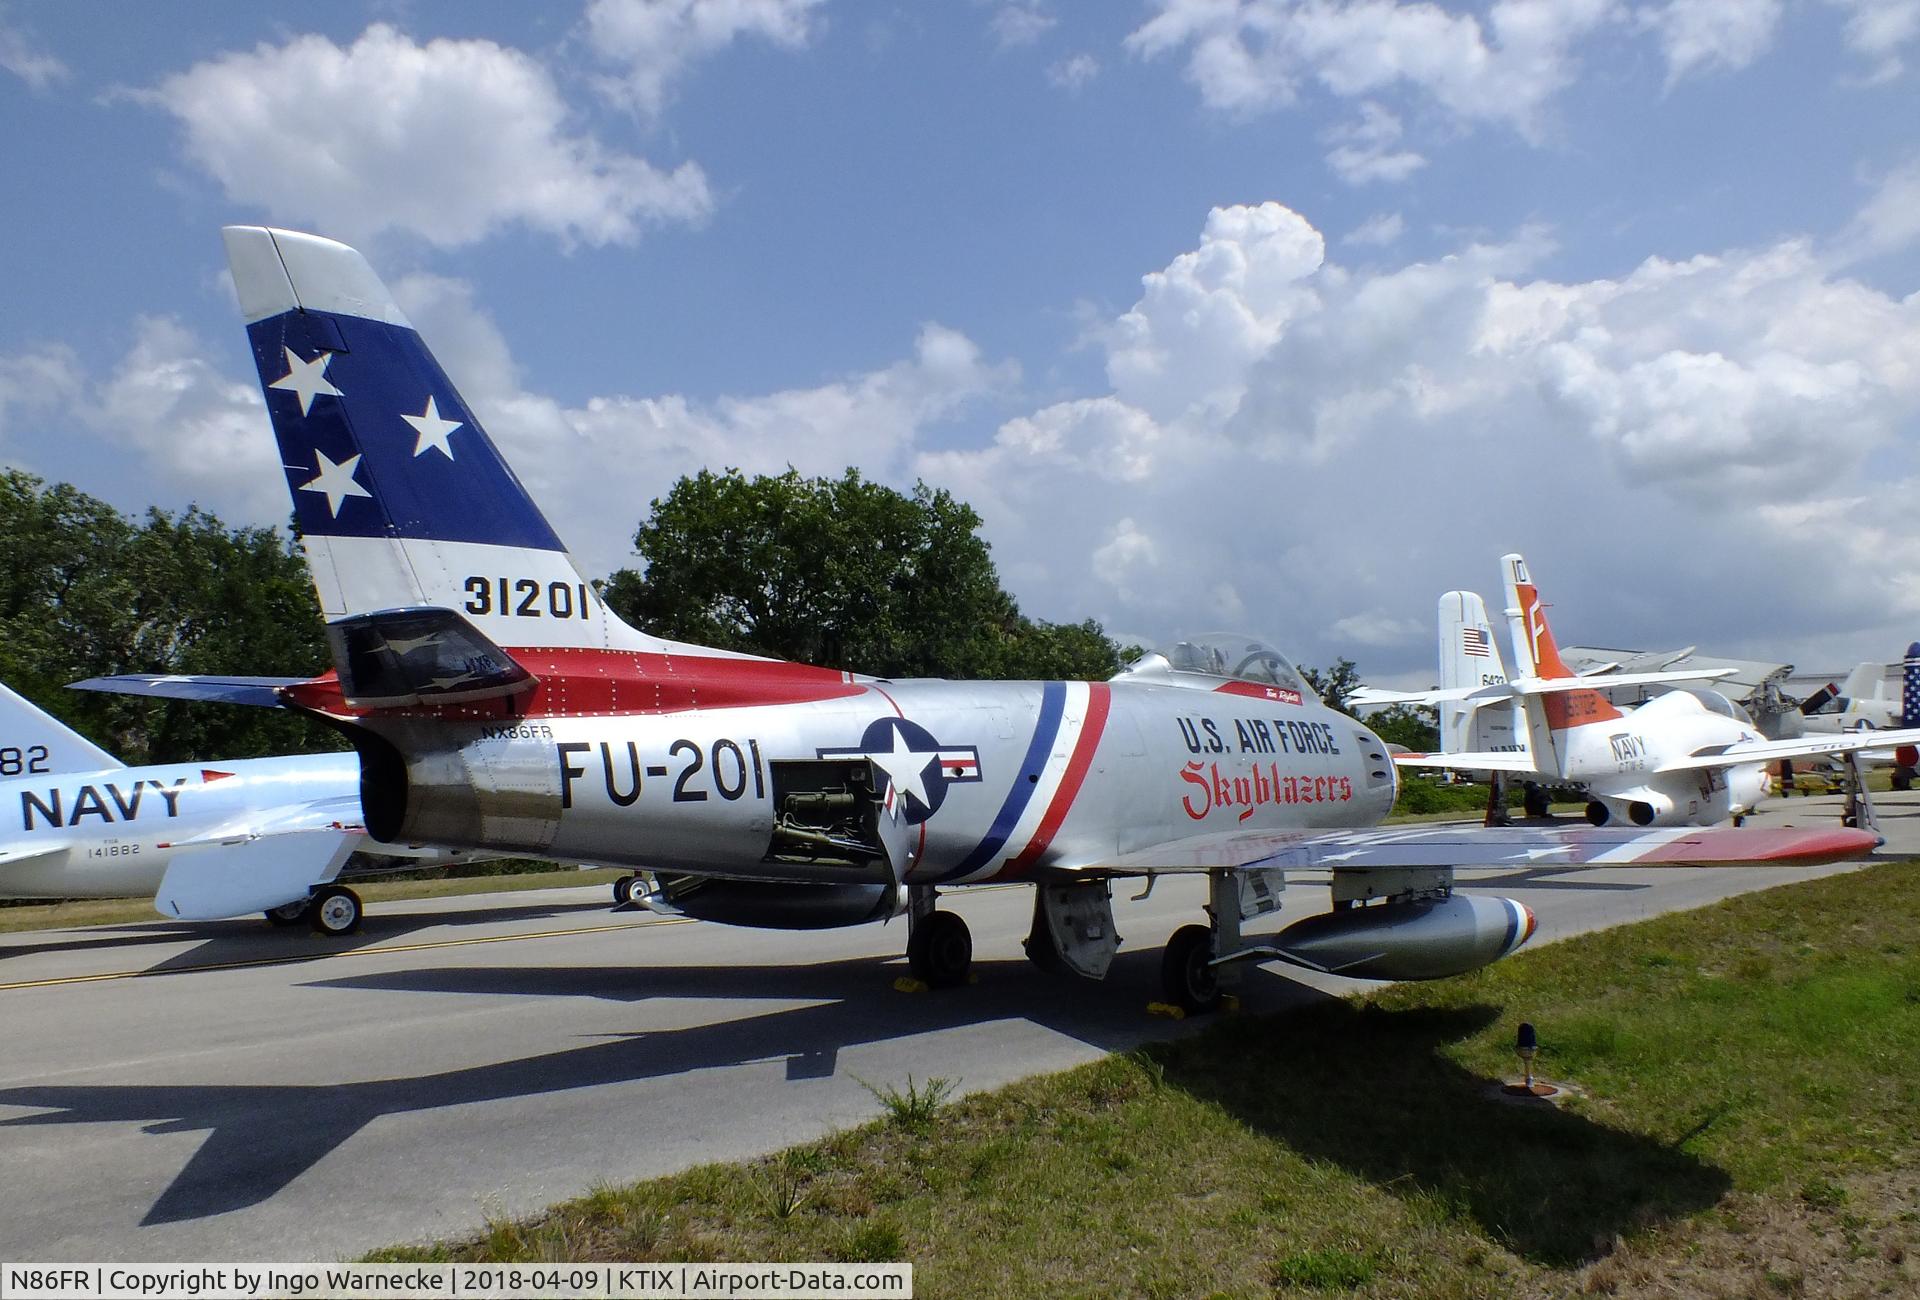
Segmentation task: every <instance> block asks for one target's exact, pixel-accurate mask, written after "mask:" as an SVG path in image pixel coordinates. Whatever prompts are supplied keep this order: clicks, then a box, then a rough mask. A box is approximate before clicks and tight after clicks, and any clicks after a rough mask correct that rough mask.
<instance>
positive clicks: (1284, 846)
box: [112, 226, 1877, 1010]
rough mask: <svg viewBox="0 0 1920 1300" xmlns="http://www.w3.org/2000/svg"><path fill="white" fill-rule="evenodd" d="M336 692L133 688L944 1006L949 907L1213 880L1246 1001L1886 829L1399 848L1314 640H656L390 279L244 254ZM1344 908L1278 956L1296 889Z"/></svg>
mask: <svg viewBox="0 0 1920 1300" xmlns="http://www.w3.org/2000/svg"><path fill="white" fill-rule="evenodd" d="M225 239H226V245H227V252H228V257H229V261H230V264H231V266H232V270H233V280H234V286H235V288H236V290H237V292H238V296H239V302H240V307H241V311H242V314H243V315H244V316H245V318H246V321H247V337H248V340H249V343H250V344H251V348H252V353H253V358H254V361H255V364H256V366H257V368H258V371H259V375H260V381H261V384H262V388H263V391H264V392H265V395H266V401H267V408H268V412H269V415H270V418H271V420H272V424H273V430H274V434H275V436H276V437H277V439H278V440H279V446H280V452H281V462H282V464H283V465H284V466H285V467H286V474H287V485H288V488H289V491H290V493H291V496H292V499H293V504H294V508H295V512H296V515H297V517H298V522H299V527H300V533H301V537H302V541H303V544H304V545H305V547H306V552H307V557H308V559H309V561H310V564H311V567H312V571H313V577H314V581H315V583H316V585H317V587H318V590H319V595H320V603H321V607H322V609H323V611H324V613H325V614H326V616H327V618H328V619H329V620H330V622H329V629H328V636H329V642H330V645H331V648H332V653H333V660H334V670H333V671H331V672H327V673H324V674H322V675H320V676H318V677H314V678H311V679H307V680H291V679H288V680H281V681H275V682H261V681H240V680H228V681H220V680H210V681H201V682H186V683H183V682H180V681H177V680H176V681H172V682H163V681H156V680H144V681H143V680H133V681H127V680H120V681H116V682H114V683H112V684H113V685H114V686H116V687H117V688H119V689H123V690H131V691H136V692H142V693H152V694H169V695H188V696H198V697H200V698H217V699H226V700H231V701H236V702H251V703H259V704H275V705H280V706H284V707H290V708H294V709H299V710H302V711H305V712H307V713H310V714H312V715H315V716H317V717H320V718H323V719H325V720H327V721H328V722H330V723H332V724H333V725H334V726H336V727H338V728H339V729H340V730H341V731H343V732H344V733H345V734H346V735H347V736H348V737H349V738H350V739H351V740H352V742H353V744H354V746H355V748H356V750H357V752H358V762H359V769H360V794H361V804H362V807H363V809H364V811H365V815H366V822H367V829H368V830H369V832H370V833H371V834H372V835H373V836H374V838H376V839H379V840H382V841H395V840H420V841H424V842H429V843H436V844H444V845H450V846H457V847H464V848H469V849H474V850H478V851H484V852H494V853H523V854H531V855H536V856H549V857H553V856H559V857H565V858H567V859H569V860H574V861H580V862H588V863H599V864H605V865H613V866H620V867H624V868H626V869H628V870H630V871H634V872H636V873H637V874H636V875H635V876H634V877H633V878H632V879H631V882H630V883H629V885H628V888H629V889H630V890H631V891H632V892H633V897H634V898H635V900H636V901H637V902H639V903H641V904H644V905H645V906H648V907H652V908H655V909H657V910H661V911H671V912H676V913H680V914H684V915H687V916H691V917H696V918H704V919H709V920H714V921H719V922H729V923H735V924H745V925H760V926H773V927H824V926H835V925H851V924H858V923H863V922H871V921H883V920H887V919H889V918H892V917H896V916H899V915H901V914H903V913H904V914H905V916H906V917H907V925H908V934H907V942H906V948H907V956H908V959H909V964H910V967H911V969H912V971H913V972H914V974H915V975H916V976H917V977H918V978H920V979H921V980H923V981H925V982H926V983H927V984H929V985H932V986H936V987H939V986H951V985H958V984H962V983H964V982H965V981H966V979H967V977H968V973H969V966H970V964H971V961H972V939H971V936H970V935H969V933H968V930H967V926H966V924H965V923H964V922H963V921H962V920H961V919H960V917H959V916H957V915H955V914H954V913H952V912H950V911H943V910H941V909H940V908H939V906H938V902H939V898H940V896H941V894H942V892H943V891H946V890H951V889H957V888H961V887H964V886H968V885H975V884H982V883H987V882H1005V881H1018V882H1022V883H1026V884H1031V885H1033V886H1034V887H1035V889H1034V896H1035V907H1034V919H1033V926H1032V931H1031V933H1030V934H1029V936H1028V939H1027V952H1028V954H1029V956H1030V957H1032V958H1033V960H1034V961H1035V962H1036V963H1038V964H1040V965H1042V966H1045V967H1049V968H1060V967H1064V968H1066V969H1069V970H1071V971H1074V972H1076V973H1078V974H1081V975H1084V976H1089V977H1093V978H1099V977H1101V976H1103V975H1104V974H1105V972H1106V970H1107V967H1108V964H1109V962H1110V960H1111V959H1112V957H1113V954H1114V952H1115V949H1116V947H1117V945H1118V943H1119V938H1118V935H1117V934H1116V931H1115V928H1114V921H1113V914H1112V904H1111V892H1110V890H1111V884H1112V882H1113V881H1114V880H1116V879H1119V878H1126V877H1135V878H1144V879H1145V880H1146V882H1147V884H1148V887H1149V888H1150V887H1151V884H1152V882H1153V880H1154V878H1155V877H1157V876H1159V875H1161V874H1164V873H1170V872H1193V873H1203V874H1205V875H1206V876H1207V878H1208V879H1209V881H1210V882H1211V893H1210V898H1211V903H1210V906H1209V907H1208V909H1207V912H1208V920H1207V923H1206V924H1195V925H1189V926H1187V927H1184V928H1183V929H1181V930H1180V931H1178V932H1177V933H1176V934H1175V935H1174V936H1173V938H1172V939H1171V940H1170V941H1169V943H1168V945H1167V948H1166V950H1165V954H1164V958H1163V976H1164V981H1165V984H1166V991H1167V995H1168V997H1169V998H1170V999H1171V1000H1173V1001H1175V1002H1177V1003H1179V1004H1181V1005H1182V1006H1184V1007H1186V1008H1188V1009H1191V1010H1203V1009H1206V1008H1208V1007H1211V1006H1213V1005H1215V1003H1216V1002H1217V1000H1218V998H1219V996H1220V989H1221V985H1222V983H1223V981H1230V980H1231V978H1232V975H1233V973H1234V972H1235V971H1237V969H1238V967H1237V966H1235V965H1234V964H1235V963H1238V962H1241V961H1243V960H1249V959H1251V960H1279V961H1285V962H1290V963H1293V964H1296V965H1299V966H1304V967H1309V968H1312V969H1314V970H1321V971H1334V972H1338V973H1341V974H1345V975H1351V976H1359V977H1365V978H1381V979H1420V978H1438V977H1442V976H1447V975H1453V974H1458V973H1461V972H1465V971H1469V970H1473V969H1475V968H1477V967H1480V966H1483V965H1486V964H1487V963H1489V962H1492V961H1494V960H1497V959H1498V958H1500V957H1502V956H1505V955H1506V954H1508V953H1510V952H1512V951H1513V950H1514V949H1516V948H1517V947H1519V946H1520V945H1521V944H1522V943H1524V942H1525V941H1526V939H1527V938H1528V937H1529V936H1530V935H1531V933H1532V932H1533V925H1534V921H1533V916H1532V913H1531V912H1529V911H1528V910H1527V909H1526V908H1525V907H1524V906H1523V905H1521V904H1520V903H1517V902H1514V901H1512V900H1507V899H1500V898H1487V897H1478V896H1472V895H1468V894H1464V893H1456V892H1455V891H1454V888H1453V885H1454V868H1455V867H1456V866H1459V865H1463V864H1507V863H1522V864H1539V863H1541V862H1549V863H1553V864H1555V865H1561V864H1569V865H1571V864H1581V863H1606V864H1610V865H1628V864H1650V863H1688V864H1713V863H1723V862H1736V861H1737V862H1746V861H1772V862H1821V861H1831V860H1839V859H1846V858H1852V857H1857V856H1860V855H1862V854H1864V853H1866V852H1867V851H1869V850H1871V849H1872V848H1873V847H1874V845H1875V844H1876V842H1877V840H1876V838H1875V837H1874V836H1872V835H1869V834H1865V833H1863V832H1860V831H1857V830H1844V829H1840V828H1833V829H1826V830H1819V831H1804V830H1802V831H1795V830H1779V831H1744V832H1743V831H1735V830H1731V829H1717V830H1706V831H1701V830H1655V831H1646V830H1641V829H1639V828H1634V827H1608V828H1601V829H1591V828H1586V827H1580V828H1565V829H1551V830H1537V829H1530V828H1518V829H1500V828H1482V827H1464V828H1462V827H1434V826H1411V827H1393V828H1378V826H1377V824H1378V823H1379V822H1380V821H1381V820H1382V818H1384V817H1385V815H1386V814H1387V812H1388V810H1389V809H1390V808H1391V807H1392V806H1393V801H1394V795H1395V789H1396V780H1397V778H1396V776H1395V770H1394V764H1393V762H1392V761H1391V760H1390V758H1389V757H1388V751H1387V747H1386V746H1385V745H1384V744H1382V743H1381V741H1380V739H1379V737H1377V736H1376V735H1374V734H1373V732H1371V731H1370V730H1368V728H1367V727H1366V726H1365V725H1363V724H1362V723H1359V722H1356V721H1355V720H1354V719H1352V718H1350V717H1347V716H1345V715H1343V714H1340V713H1336V712H1334V711H1333V710H1331V709H1328V708H1326V707H1324V706H1323V705H1322V704H1321V702H1320V701H1319V700H1318V699H1317V698H1316V697H1315V695H1314V693H1313V691H1312V690H1311V689H1310V688H1309V687H1308V686H1307V684H1306V683H1305V682H1304V681H1303V680H1302V678H1301V676H1300V674H1299V673H1298V672H1297V671H1296V670H1295V668H1294V666H1293V664H1292V663H1290V662H1289V661H1288V660H1287V658H1286V657H1285V656H1284V655H1282V654H1281V653H1280V652H1279V651H1278V650H1276V649H1275V648H1273V647H1272V646H1270V645H1268V644H1266V643H1265V642H1263V641H1260V640H1258V639H1255V638H1252V637H1247V636H1232V635H1209V636H1196V637H1189V638H1187V639H1184V640H1180V641H1177V642H1175V643H1173V644H1171V645H1168V646H1166V647H1165V648H1163V649H1161V650H1159V651H1156V652H1154V653H1151V654H1148V655H1146V656H1144V657H1143V658H1141V659H1140V660H1139V661H1138V662H1136V663H1134V664H1133V665H1132V666H1131V667H1129V668H1128V669H1127V670H1126V671H1125V672H1122V673H1121V674H1119V675H1118V676H1117V677H1115V678H1113V679H1112V680H1111V681H1104V682H1084V681H1076V682H1063V681H1054V682H960V681H934V680H918V681H890V680H883V679H879V678H875V677H869V676H863V675H861V674H858V673H855V672H850V671H845V670H843V669H840V668H833V667H817V666H813V665H808V664H799V663H785V662H777V661H772V660H768V659H763V658H756V657H753V656H750V655H743V654H735V653H729V652H726V651H720V650H714V649H709V648H705V647H701V646H695V645H687V644H682V643H678V642H673V641H668V640H663V639H661V638H659V637H656V636H651V635H648V634H647V633H645V632H642V631H639V630H637V629H635V628H633V627H630V626H628V625H627V624H626V623H624V622H622V621H621V620H620V619H619V618H618V617H617V616H615V615H614V614H613V613H612V612H611V611H609V610H608V609H607V608H606V607H605V606H604V605H603V604H602V603H601V601H600V598H599V595H598V593H597V592H596V591H595V590H594V587H593V585H592V584H591V583H590V582H588V581H587V579H586V578H585V577H584V576H583V575H582V574H581V572H580V570H579V569H578V568H577V567H576V566H575V564H574V563H573V561H572V559H571V558H570V557H569V556H568V554H567V551H566V548H565V547H564V546H563V544H562V543H561V541H560V539H559V537H558V536H557V535H556V534H555V533H554V531H553V529H552V527H551V526H550V525H549V523H548V521H547V519H546V518H545V517H544V516H543V515H542V514H541V512H540V510H539V509H538V507H536V506H535V504H534V502H533V501H532V499H531V498H530V497H529V496H528V494H527V492H526V491H525V489H524V488H523V487H522V486H521V484H520V482H519V480H518V479H517V478H515V476H514V474H513V472H512V470H511V469H509V468H508V466H507V464H506V463H505V461H504V460H503V459H502V458H501V456H500V453H499V451H498V450H497V449H496V448H495V446H494V444H493V442H492V441H491V440H490V439H489V438H488V436H487V435H486V433H485V432H484V431H483V430H482V428H481V425H480V421H479V419H478V417H477V416H476V415H475V414H474V412H473V410H472V408H471V407H469V406H468V405H467V404H466V402H465V401H463V400H462V399H461V397H460V394H459V393H458V392H457V391H456V390H455V389H454V386H453V384H452V383H451V382H449V380H448V378H447V376H446V374H445V373H444V372H443V371H442V369H441V368H440V366H439V364H438V363H437V362H436V361H435V360H434V358H433V356H432V354H431V353H430V352H429V351H428V350H427V347H426V345H425V344H424V343H423V342H422V340H421V337H420V335H419V334H418V333H417V332H416V331H415V330H414V329H413V328H412V326H411V324H410V323H409V322H408V320H407V318H406V316H405V315H404V313H402V311H401V309H400V308H399V306H398V305H397V304H396V303H395V301H394V299H393V298H392V296H391V295H390V294H389V293H388V291H387V289H386V287H385V286H384V285H383V284H382V283H381V281H380V279H379V277H378V276H376V275H375V274H374V272H373V270H372V269H371V268H370V267H369V266H368V264H367V262H366V261H365V260H364V259H363V258H362V257H361V255H360V254H359V253H358V252H356V251H355V250H353V249H352V248H349V247H347V246H345V245H342V244H338V243H335V242H332V241H330V240H326V239H322V238H318V237H315V236H312V235H305V234H298V233H294V232H290V231H281V230H270V229H265V228H260V227H246V226H243V227H230V228H228V229H227V230H226V231H225ZM1302 870H1312V871H1316V872H1328V873H1330V875H1331V881H1332V892H1333V898H1334V902H1335V909H1334V911H1333V912H1332V913H1330V914H1322V915H1318V916H1312V917H1308V918H1306V919H1304V920H1300V921H1297V922H1295V923H1294V924H1292V925H1291V926H1289V927H1288V928H1286V929H1285V930H1282V931H1281V932H1279V933H1278V934H1276V935H1273V936H1271V937H1269V938H1267V939H1264V940H1260V941H1253V940H1249V939H1243V938H1242V936H1241V924H1242V922H1243V920H1248V919H1252V918H1253V917H1256V916H1259V915H1262V914H1263V913H1266V912H1270V911H1273V910H1275V909H1276V908H1277V906H1278V904H1279V893H1280V891H1281V889H1282V888H1283V887H1284V885H1285V880H1286V873H1288V872H1289V871H1302Z"/></svg>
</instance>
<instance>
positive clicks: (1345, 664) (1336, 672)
mask: <svg viewBox="0 0 1920 1300" xmlns="http://www.w3.org/2000/svg"><path fill="white" fill-rule="evenodd" d="M1300 675H1301V676H1302V677H1304V678H1306V679H1307V685H1309V686H1311V687H1313V693H1314V694H1315V695H1318V696H1319V697H1320V701H1321V703H1323V704H1325V705H1326V706H1327V707H1328V708H1330V709H1334V710H1337V711H1338V712H1341V713H1345V714H1349V715H1351V714H1352V713H1353V706H1352V705H1351V704H1349V703H1348V698H1349V697H1350V696H1352V694H1353V693H1354V691H1355V690H1357V689H1359V686H1360V671H1359V669H1358V668H1357V667H1356V666H1355V664H1354V662H1353V660H1351V659H1348V658H1345V657H1344V656H1343V657H1341V658H1339V659H1336V660H1334V661H1333V667H1331V668H1328V669H1325V670H1324V671H1323V670H1321V669H1319V668H1309V667H1307V665H1305V664H1301V665H1300Z"/></svg>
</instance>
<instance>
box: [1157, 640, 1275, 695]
mask: <svg viewBox="0 0 1920 1300" xmlns="http://www.w3.org/2000/svg"><path fill="white" fill-rule="evenodd" d="M1167 672H1175V673H1200V674H1204V675H1206V676H1208V677H1224V678H1227V679H1228V680H1230V681H1240V682H1253V683H1254V684H1256V685H1259V686H1278V687H1282V688H1284V689H1286V690H1290V691H1299V692H1300V693H1301V694H1303V695H1306V694H1310V693H1311V691H1312V688H1311V687H1309V686H1308V685H1307V683H1306V680H1305V679H1304V678H1302V677H1301V676H1300V670H1299V669H1297V668H1295V667H1294V666H1293V663H1292V661H1290V660H1289V659H1288V658H1287V657H1286V656H1285V655H1283V654H1281V653H1280V652H1279V651H1278V650H1276V649H1274V648H1273V647H1272V646H1270V645H1268V644H1267V643H1266V642H1265V641H1262V640H1260V639H1259V638H1258V637H1252V636H1247V635H1245V634H1243V633H1238V632H1204V633H1201V634H1200V635H1198V636H1190V637H1186V638H1184V639H1182V640H1179V641H1175V642H1172V643H1171V644H1169V645H1164V646H1161V647H1160V648H1159V649H1158V650H1154V651H1152V652H1151V653H1148V654H1145V655H1142V656H1141V657H1140V658H1139V659H1137V660H1135V661H1134V662H1133V663H1132V664H1130V665H1128V667H1127V671H1126V673H1125V674H1123V675H1124V676H1136V675H1139V676H1145V675H1151V674H1158V673H1167Z"/></svg>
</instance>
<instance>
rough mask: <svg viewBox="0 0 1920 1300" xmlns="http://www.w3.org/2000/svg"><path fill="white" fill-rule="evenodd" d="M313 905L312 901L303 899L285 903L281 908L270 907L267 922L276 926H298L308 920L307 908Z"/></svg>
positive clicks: (267, 912)
mask: <svg viewBox="0 0 1920 1300" xmlns="http://www.w3.org/2000/svg"><path fill="white" fill-rule="evenodd" d="M311 903H312V900H311V899H306V898H302V899H298V900H296V901H294V902H291V903H283V904H281V905H280V906H279V907H270V908H268V909H267V911H266V917H267V922H268V924H270V925H276V926H287V925H298V924H300V922H301V921H303V920H305V919H306V915H307V908H308V906H309V905H310V904H311Z"/></svg>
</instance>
